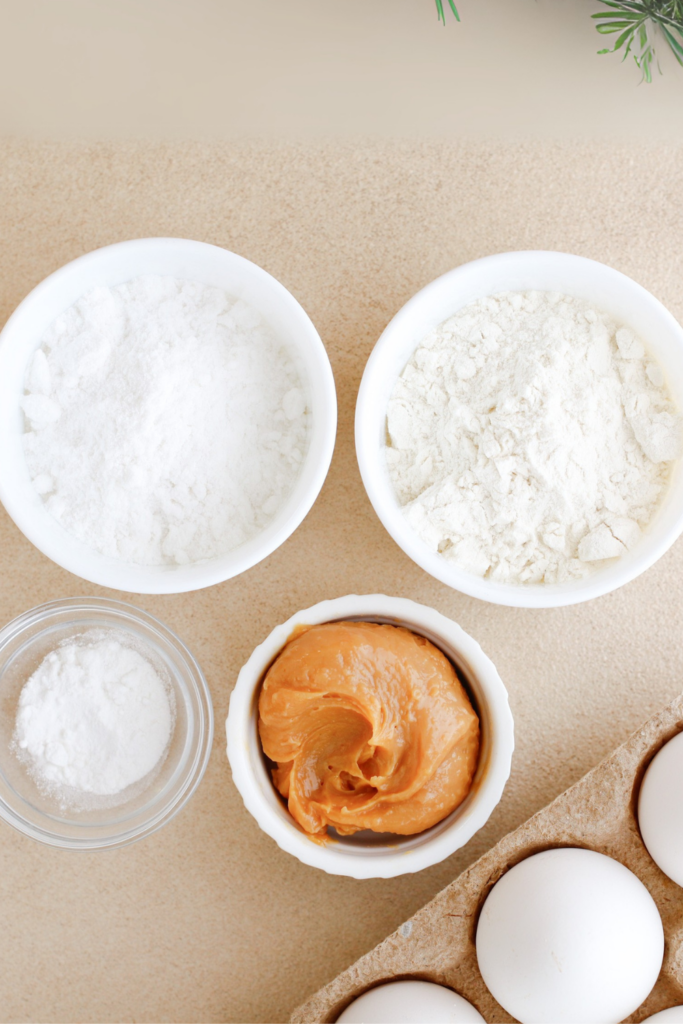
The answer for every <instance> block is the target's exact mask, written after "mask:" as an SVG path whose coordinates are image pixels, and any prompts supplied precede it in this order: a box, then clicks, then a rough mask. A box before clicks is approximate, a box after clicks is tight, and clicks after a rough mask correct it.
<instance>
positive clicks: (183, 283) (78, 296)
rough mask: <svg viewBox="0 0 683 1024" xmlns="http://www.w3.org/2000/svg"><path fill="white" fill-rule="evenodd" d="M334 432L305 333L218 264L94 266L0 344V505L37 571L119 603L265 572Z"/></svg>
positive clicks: (300, 513)
mask: <svg viewBox="0 0 683 1024" xmlns="http://www.w3.org/2000/svg"><path fill="white" fill-rule="evenodd" d="M335 431H336V396H335V388H334V380H333V377H332V371H331V368H330V364H329V360H328V358H327V354H326V352H325V349H324V347H323V345H322V342H321V340H320V337H319V335H318V333H317V331H316V330H315V328H314V326H313V324H312V323H311V321H310V319H309V318H308V316H307V315H306V313H305V312H304V310H303V309H302V308H301V306H300V305H299V303H298V302H297V301H296V300H295V299H294V297H293V296H292V295H291V294H290V293H289V292H288V291H287V290H286V289H285V288H284V287H283V286H282V285H281V284H279V283H278V282H277V281H276V280H275V279H274V278H272V277H271V276H270V275H269V274H267V273H266V272H265V271H263V270H261V269H260V268H259V267H257V266H255V265H254V264H253V263H250V262H249V261H248V260H245V259H243V258H242V257H240V256H237V255H235V254H234V253H231V252H228V251H226V250H224V249H221V248H218V247H217V246H213V245H207V244H205V243H202V242H195V241H188V240H185V239H173V238H171V239H163V238H150V239H140V240H135V241H130V242H121V243H118V244H116V245H111V246H108V247H106V248H104V249H98V250H96V251H95V252H92V253H88V254H87V255H85V256H82V257H80V258H79V259H77V260H74V261H73V262H72V263H69V264H68V265H67V266H65V267H62V268H61V269H60V270H58V271H56V272H55V273H54V274H52V275H50V277H48V278H46V280H45V281H43V282H42V283H41V284H40V285H38V287H37V288H35V289H34V290H33V291H32V292H31V293H30V295H28V296H27V298H26V299H24V301H23V302H22V303H21V305H20V306H19V307H18V308H17V310H16V311H15V312H14V314H13V315H12V316H11V317H10V319H9V320H8V322H7V324H6V325H5V328H4V329H3V331H2V333H1V334H0V499H1V500H2V502H3V504H4V505H5V508H6V509H7V511H8V512H9V514H10V516H11V517H12V518H13V519H14V521H15V523H16V524H17V526H19V528H20V529H21V530H22V532H23V533H24V534H25V535H26V536H27V537H28V538H29V540H31V541H32V542H33V543H34V544H35V545H36V547H38V548H39V549H40V550H41V551H42V552H43V553H44V554H46V555H48V557H50V558H51V559H53V561H55V562H57V563H58V564H59V565H61V566H63V567H64V568H66V569H68V570H70V571H71V572H73V573H75V574H76V575H78V576H81V577H83V578H84V579H87V580H90V581H91V582H93V583H98V584H101V585H104V586H108V587H112V588H114V589H117V590H124V591H132V592H136V593H178V592H182V591H189V590H196V589H199V588H201V587H206V586H210V585H211V584H214V583H219V582H221V581H223V580H226V579H230V578H231V577H233V576H236V575H238V574H239V573H241V572H244V571H245V570H246V569H248V568H250V567H251V566H252V565H255V564H256V563H257V562H259V561H261V560H262V559H263V558H265V557H266V556H267V555H268V554H270V553H271V552H272V551H274V550H275V549H276V548H277V547H279V545H280V544H282V543H283V542H284V541H285V540H286V539H287V538H288V537H289V536H290V534H291V533H292V532H293V531H294V530H295V529H296V528H297V526H298V525H299V524H300V523H301V521H302V519H303V518H304V516H305V515H306V514H307V512H308V511H309V509H310V507H311V505H312V504H313V502H314V501H315V499H316V497H317V495H318V493H319V491H320V488H321V487H322V484H323V482H324V479H325V476H326V474H327V469H328V467H329V463H330V459H331V456H332V450H333V447H334V437H335Z"/></svg>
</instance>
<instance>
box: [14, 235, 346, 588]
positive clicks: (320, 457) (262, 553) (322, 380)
mask: <svg viewBox="0 0 683 1024" xmlns="http://www.w3.org/2000/svg"><path fill="white" fill-rule="evenodd" d="M133 250H136V251H137V252H138V253H142V254H144V253H145V251H146V250H147V251H149V252H150V254H154V253H160V252H162V251H163V252H164V253H172V254H173V255H175V252H174V250H177V255H178V258H180V257H181V256H183V255H189V254H190V253H191V252H192V251H194V252H197V253H199V252H201V253H203V254H205V255H206V254H207V253H209V254H212V258H215V259H216V260H217V261H222V262H223V264H224V265H225V266H228V265H231V266H232V267H235V268H238V270H241V271H243V272H244V273H245V275H251V277H252V278H254V279H258V280H260V281H261V282H263V284H264V286H265V287H266V288H268V289H270V291H271V292H272V293H273V294H274V295H275V296H277V298H278V300H279V301H281V302H282V303H283V305H284V306H286V307H288V309H289V310H290V312H291V313H292V316H293V317H295V318H296V319H297V320H298V323H299V325H300V328H301V337H302V339H304V340H303V341H302V350H303V349H304V348H305V350H306V352H307V356H306V361H305V362H306V366H307V369H308V371H309V373H312V372H313V369H314V371H315V381H312V382H311V383H312V384H313V385H314V387H315V389H316V391H318V392H320V391H322V392H323V400H322V401H320V402H319V403H318V404H319V408H320V410H321V415H318V416H317V420H316V423H314V424H313V425H312V429H311V434H310V443H309V449H308V452H307V455H306V457H305V458H304V461H303V463H302V470H303V467H305V466H306V464H307V459H309V457H310V455H311V452H312V450H313V447H314V438H315V447H316V448H317V449H318V454H317V462H316V463H314V464H309V470H308V472H309V475H310V479H309V482H308V486H307V489H306V490H305V491H304V492H303V493H302V494H301V495H300V496H299V498H298V501H297V503H296V504H294V505H292V503H291V501H292V498H293V496H294V493H295V492H293V493H292V495H290V499H289V500H288V502H287V503H286V505H285V506H284V507H283V509H282V510H281V511H280V513H278V515H277V516H276V517H275V519H274V520H273V521H272V522H271V523H270V524H269V525H268V526H267V527H266V529H265V530H264V531H263V533H261V534H258V535H257V536H256V537H255V538H252V539H251V540H250V541H248V542H247V543H246V544H245V545H242V546H241V547H239V548H236V549H235V550H234V551H232V552H227V553H226V554H224V555H220V556H218V557H217V558H215V559H211V560H207V561H205V562H193V563H190V564H188V565H186V566H178V567H168V566H142V567H141V566H137V565H135V564H134V563H129V562H125V561H123V560H119V559H114V558H107V557H106V556H104V555H102V554H100V553H99V552H97V551H95V550H94V549H90V548H88V547H87V546H86V545H81V544H80V543H79V542H78V541H76V540H75V538H71V540H72V541H73V544H74V545H75V547H76V548H77V557H72V554H75V553H76V552H69V553H68V554H66V555H65V554H64V551H63V547H62V545H61V544H60V542H59V540H58V539H57V538H55V537H54V536H50V535H46V534H45V533H44V532H43V530H42V529H41V528H40V526H39V525H38V526H36V525H35V524H34V523H33V522H32V521H31V520H29V518H28V517H27V515H26V508H25V502H24V501H23V500H22V498H20V497H17V496H16V495H15V493H14V491H13V489H12V487H11V486H8V485H7V482H6V480H5V473H4V472H3V467H4V465H5V460H6V458H7V457H5V456H3V454H2V452H1V451H0V502H2V504H3V505H4V507H5V509H6V511H7V513H8V515H9V516H10V518H11V519H12V520H13V521H14V523H15V524H16V526H17V527H18V528H19V530H21V532H22V533H23V534H24V536H25V537H27V539H28V540H30V541H31V543H32V544H33V545H34V546H35V547H37V548H38V550H39V551H41V552H42V553H43V554H44V555H46V556H47V557H48V558H50V559H51V560H52V561H53V562H55V563H56V564H57V565H60V566H61V567H62V568H63V569H67V570H68V571H69V572H72V573H74V575H76V576H78V577H79V578H81V579H84V580H86V581H87V582H89V583H95V584H97V585H99V586H105V587H109V588H111V589H115V590H122V591H125V592H127V593H136V594H179V593H187V592H189V591H193V590H200V589H203V588H204V587H209V586H213V585H215V584H217V583H222V582H224V581H225V580H228V579H232V578H233V577H235V576H238V575H240V574H241V573H243V572H246V570H247V569H250V568H252V567H253V566H254V565H257V564H258V563H259V562H261V561H263V559H264V558H267V557H268V555H270V554H272V553H273V551H275V550H276V549H277V548H278V547H280V546H281V545H282V544H283V543H284V542H285V541H286V540H287V539H288V538H289V537H290V536H291V535H292V534H293V533H294V531H295V530H296V529H297V528H298V527H299V526H300V525H301V523H302V522H303V520H304V519H305V517H306V516H307V515H308V513H309V512H310V510H311V508H312V507H313V504H314V503H315V501H316V499H317V497H318V495H319V493H320V491H321V489H322V486H323V484H324V482H325V479H326V477H327V473H328V470H329V467H330V463H331V461H332V455H333V452H334V446H335V441H336V431H337V393H336V387H335V383H334V375H333V373H332V367H331V365H330V360H329V356H328V355H327V351H326V349H325V346H324V345H323V342H322V339H321V337H320V334H319V333H318V331H317V329H316V327H315V325H314V324H313V322H312V320H311V318H310V317H309V316H308V314H307V313H306V311H305V310H304V308H303V307H302V306H301V304H300V303H299V302H298V300H297V299H296V298H295V297H294V295H292V293H291V292H290V291H289V290H288V289H287V288H285V286H284V285H283V284H281V283H280V282H279V281H278V280H277V279H276V278H275V277H273V276H272V275H271V274H269V273H268V271H266V270H264V269H263V268H262V267H259V266H258V265H257V264H256V263H253V262H252V261H251V260H248V259H246V258H245V257H243V256H240V255H239V254H237V253H234V252H232V251H231V250H229V249H224V248H223V247H221V246H217V245H212V244H211V243H209V242H201V241H196V240H193V239H188V238H173V237H162V236H160V237H148V238H134V239H128V240H124V241H120V242H114V243H113V244H111V245H106V246H101V247H100V248H98V249H93V250H91V251H90V252H87V253H84V254H83V255H81V256H78V257H76V258H75V259H73V260H70V261H69V262H68V263H65V264H64V265H63V266H61V267H58V268H57V270H54V271H53V272H52V273H51V274H48V276H47V277H45V278H43V280H42V281H40V282H39V283H38V284H37V285H36V286H35V287H34V288H33V289H31V291H30V292H29V293H28V294H27V295H26V296H25V297H24V298H23V299H22V301H21V302H20V303H19V305H18V306H17V307H16V308H15V309H14V311H13V312H12V313H11V315H10V317H9V318H8V320H7V321H6V323H5V324H4V326H3V328H2V330H0V371H1V370H2V364H3V361H5V360H7V359H9V358H11V346H12V341H13V337H14V335H15V333H16V332H17V331H18V330H20V329H21V324H22V321H23V319H24V317H25V316H26V314H27V312H28V311H29V310H31V309H32V308H33V306H34V304H35V303H36V300H38V301H40V300H41V299H42V296H43V294H44V293H46V292H47V293H49V292H50V291H51V290H52V289H54V288H55V286H58V285H60V283H61V282H62V281H66V280H67V279H70V278H72V277H73V275H76V276H78V275H79V274H80V273H81V272H82V271H83V270H84V269H86V268H89V267H91V266H92V265H97V264H98V263H99V262H102V261H106V260H107V259H109V258H110V257H111V256H116V255H120V254H125V253H129V252H131V251H133ZM150 273H154V271H153V270H150ZM132 276H139V275H136V274H133V275H132ZM178 276H183V275H181V274H178ZM187 279H188V280H191V279H192V275H191V274H190V275H189V276H188V278H187ZM84 291H87V287H86V288H85V289H84ZM302 358H303V357H302ZM26 365H27V364H26V363H24V369H25V366H26ZM4 429H5V428H4V426H0V430H2V431H3V432H4ZM295 490H296V485H295ZM46 514H47V513H46ZM280 516H281V517H282V519H281V521H280V522H279V523H278V518H279V517H280ZM65 535H66V534H65ZM264 535H265V536H264ZM68 536H70V535H68ZM262 540H263V542H262V543H260V544H259V541H262Z"/></svg>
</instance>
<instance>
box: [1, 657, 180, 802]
mask: <svg viewBox="0 0 683 1024" xmlns="http://www.w3.org/2000/svg"><path fill="white" fill-rule="evenodd" d="M172 727H173V708H172V706H171V700H170V697H169V693H168V691H167V689H166V687H165V685H164V683H163V681H162V680H161V679H160V678H159V675H158V674H157V672H156V671H155V669H154V668H153V667H152V665H151V664H150V663H149V662H148V661H147V660H146V659H145V658H144V657H143V656H142V655H141V654H139V653H138V652H137V651H135V650H133V649H131V648H129V647H125V646H124V645H123V644H121V643H120V642H119V641H118V640H116V639H114V638H107V637H101V638H99V639H96V640H94V641H91V642H87V641H85V642H81V643H78V642H77V641H70V642H67V643H65V644H63V645H62V646H60V647H58V648H57V649H56V650H54V651H52V652H51V653H50V654H48V655H47V657H46V658H45V659H44V660H43V661H42V662H41V664H40V665H39V666H38V668H37V669H36V671H35V672H34V673H33V675H32V676H31V678H30V679H29V680H28V681H27V682H26V683H25V685H24V687H23V689H22V691H21V695H20V697H19V707H18V711H17V718H16V726H15V731H14V737H13V745H14V748H15V749H16V750H17V751H18V752H19V754H20V757H21V758H22V760H24V761H25V762H26V763H27V764H28V766H29V769H30V771H31V773H32V774H33V776H34V777H35V779H36V781H37V782H38V784H39V785H41V786H42V787H43V788H46V789H47V790H49V791H53V790H55V789H58V788H60V787H67V788H68V789H69V790H76V791H77V792H78V793H91V794H95V795H98V796H111V795H113V794H116V793H120V792H121V791H122V790H124V789H126V787H128V786H130V785H132V784H133V783H134V782H138V781H139V780H140V779H142V778H144V776H145V775H147V774H148V773H149V772H151V771H152V769H153V768H155V767H156V765H157V764H158V763H159V761H160V760H161V758H162V756H163V754H164V752H165V750H166V748H167V746H168V742H169V739H170V736H171V730H172Z"/></svg>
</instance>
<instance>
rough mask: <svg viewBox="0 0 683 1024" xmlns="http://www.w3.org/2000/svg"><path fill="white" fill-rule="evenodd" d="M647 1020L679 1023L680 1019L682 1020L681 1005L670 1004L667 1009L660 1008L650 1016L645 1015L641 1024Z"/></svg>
mask: <svg viewBox="0 0 683 1024" xmlns="http://www.w3.org/2000/svg"><path fill="white" fill-rule="evenodd" d="M649 1020H657V1021H660V1022H666V1024H681V1021H683V1006H670V1007H669V1009H668V1010H660V1011H659V1013H653V1014H652V1016H651V1017H645V1019H644V1020H643V1022H642V1024H647V1021H649Z"/></svg>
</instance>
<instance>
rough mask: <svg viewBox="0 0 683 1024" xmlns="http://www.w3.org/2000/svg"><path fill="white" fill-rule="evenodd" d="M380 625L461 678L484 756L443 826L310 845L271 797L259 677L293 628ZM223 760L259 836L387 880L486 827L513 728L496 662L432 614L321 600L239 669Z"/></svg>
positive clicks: (506, 768) (318, 862)
mask: <svg viewBox="0 0 683 1024" xmlns="http://www.w3.org/2000/svg"><path fill="white" fill-rule="evenodd" d="M352 619H356V620H362V621H368V622H387V623H391V624H392V625H395V626H405V627H406V628H407V629H410V630H412V631H413V632H415V633H419V634H421V635H422V636H425V637H427V639H428V640H431V642H432V643H433V644H435V645H436V646H437V647H438V648H440V650H442V651H443V652H444V654H446V655H447V657H448V658H449V659H450V660H451V662H453V664H454V665H455V666H456V667H457V669H458V670H459V673H460V676H461V678H462V679H463V681H464V684H465V686H466V687H467V689H468V692H469V695H470V698H471V699H472V702H473V704H474V706H475V708H476V710H477V713H478V714H479V721H480V724H481V749H480V753H479V766H478V768H477V773H476V775H475V778H474V783H473V786H472V789H471V791H470V793H469V794H468V796H467V797H466V798H465V800H464V801H463V803H462V804H461V805H460V806H459V807H457V808H456V809H455V810H454V811H453V812H452V813H451V814H449V815H448V817H447V818H444V820H443V821H440V822H439V823H438V824H436V825H434V826H433V827H432V828H430V829H428V830H427V831H425V832H421V833H419V834H418V835H414V836H399V835H389V834H387V833H384V834H378V833H374V832H370V831H363V832H357V833H356V834H355V835H352V836H338V837H335V838H334V839H330V840H329V842H327V843H326V844H324V845H323V844H320V843H317V842H314V841H313V840H311V839H309V838H308V836H306V834H305V833H304V832H303V831H302V830H301V829H300V828H299V827H298V826H297V824H296V823H295V821H294V819H293V818H292V816H291V815H290V813H289V811H288V810H287V806H286V804H285V802H284V801H283V799H282V798H281V797H280V795H279V794H278V792H277V791H276V789H275V787H274V785H273V782H272V780H271V777H270V772H269V769H268V766H267V764H266V760H265V757H264V754H263V750H262V748H261V742H260V739H259V735H258V698H259V693H260V688H261V683H262V681H263V677H264V675H265V673H266V671H267V670H268V668H269V666H270V665H271V664H272V662H273V660H274V659H275V658H276V657H277V655H278V653H279V652H280V651H281V650H282V648H283V647H284V645H285V644H286V643H287V641H288V639H289V638H290V636H291V635H292V632H293V631H294V630H295V629H296V627H297V626H301V625H306V626H311V625H318V624H319V623H322V622H335V621H337V622H339V621H348V620H352ZM226 732H227V740H228V748H227V750H228V758H229V760H230V766H231V768H232V775H233V779H234V782H235V785H236V786H237V788H238V790H239V791H240V793H241V795H242V799H243V800H244V804H245V807H246V808H247V810H248V811H249V812H250V813H251V814H252V815H253V816H254V818H256V821H257V822H258V823H259V825H260V826H261V828H262V829H263V831H264V832H266V833H267V834H268V835H269V836H271V837H272V838H273V839H274V840H275V842H276V843H277V844H278V846H279V847H280V848H281V849H283V850H285V851H286V852H287V853H291V854H293V856H295V857H298V859H299V860H300V861H303V863H304V864H308V865H310V866H311V867H315V868H321V869H322V870H323V871H327V872H328V873H329V874H332V875H349V876H350V877H352V878H394V877H395V876H396V875H405V874H409V873H411V872H413V871H421V870H422V869H423V868H427V867H430V866H431V865H432V864H438V863H439V862H440V861H442V860H444V859H445V858H446V857H448V856H450V854H451V853H453V852H454V851H455V850H458V849H460V847H461V846H464V845H465V843H466V842H467V841H468V840H469V839H471V838H472V836H473V835H474V833H475V832H477V831H478V830H479V829H480V828H482V826H483V825H484V824H485V823H486V822H487V821H488V819H489V817H490V816H491V813H492V812H493V809H494V808H495V806H496V805H497V804H498V802H499V800H500V798H501V796H502V793H503V789H504V788H505V783H506V782H507V780H508V777H509V775H510V765H511V761H512V752H513V749H514V727H513V722H512V714H511V712H510V707H509V705H508V695H507V690H506V689H505V686H504V685H503V683H502V681H501V678H500V676H499V675H498V672H497V671H496V668H495V666H494V664H493V663H492V662H491V661H490V659H489V658H487V657H486V655H485V654H484V652H483V651H482V649H481V647H480V646H479V644H478V643H477V642H476V640H473V639H472V637H471V636H468V634H467V633H465V632H464V630H462V629H461V628H460V626H458V625H457V623H455V622H453V621H452V619H448V618H446V616H445V615H442V614H441V613H440V612H437V611H435V610H434V609H433V608H427V607H426V606H425V605H421V604H416V603H415V602H414V601H409V600H407V599H405V598H400V597H386V596H385V595H383V594H366V595H363V596H357V595H355V594H352V595H349V596H347V597H338V598H335V599H334V600H331V601H321V602H320V604H316V605H314V606H313V607H312V608H306V609H304V610H303V611H300V612H297V613H296V615H293V616H292V617H291V619H288V620H287V622H284V623H283V624H282V625H281V626H277V627H276V628H275V629H274V630H273V632H272V633H271V634H270V636H269V637H267V639H266V640H264V641H263V643H262V644H260V645H259V646H258V647H257V648H256V650H255V651H254V653H253V654H252V655H251V657H250V658H249V660H248V662H247V663H246V665H245V666H244V667H243V668H242V670H241V672H240V674H239V676H238V678H237V685H236V686H235V689H234V690H233V693H232V696H231V698H230V710H229V713H228V718H227V721H226Z"/></svg>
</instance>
